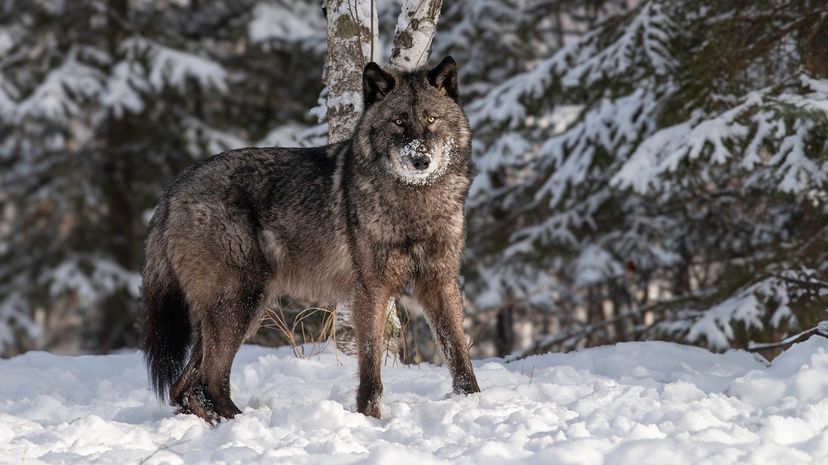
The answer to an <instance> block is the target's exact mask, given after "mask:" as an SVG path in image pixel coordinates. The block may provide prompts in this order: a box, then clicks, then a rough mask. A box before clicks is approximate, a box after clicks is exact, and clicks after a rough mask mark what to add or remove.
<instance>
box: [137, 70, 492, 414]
mask: <svg viewBox="0 0 828 465" xmlns="http://www.w3.org/2000/svg"><path fill="white" fill-rule="evenodd" d="M457 98H458V86H457V65H456V64H455V62H454V60H453V59H451V57H447V58H446V59H444V60H443V61H442V62H441V63H440V64H439V65H438V66H436V67H435V68H433V69H420V70H415V71H407V72H401V71H394V70H383V69H382V68H380V67H379V66H378V65H376V64H375V63H369V64H368V65H367V66H366V67H365V70H364V73H363V100H364V108H365V110H364V112H363V114H362V116H361V118H360V121H359V123H358V125H357V127H356V129H355V131H354V134H353V137H352V138H351V139H350V140H348V141H345V142H341V143H337V144H332V145H328V146H325V147H316V148H306V149H299V148H291V149H286V148H247V149H239V150H232V151H229V152H225V153H222V154H219V155H216V156H214V157H212V158H209V159H207V160H204V161H202V162H200V163H196V164H195V165H193V166H191V167H189V168H188V169H186V170H184V171H183V172H182V173H180V174H179V175H178V176H177V178H176V179H175V180H174V181H173V183H172V185H171V186H170V187H169V188H168V189H167V191H166V192H165V194H164V196H163V197H162V198H161V200H160V202H159V204H158V206H157V208H156V211H155V214H154V215H153V217H152V221H151V222H150V226H149V236H148V238H147V244H146V259H145V263H144V270H143V277H144V285H143V291H142V302H143V306H144V308H145V311H146V321H145V328H144V332H145V335H144V336H145V339H144V345H143V349H144V352H145V357H146V361H147V365H148V367H149V372H150V379H151V382H152V385H153V388H154V389H155V391H156V393H157V394H158V395H159V396H160V397H161V398H162V399H163V398H165V397H167V396H169V399H170V402H171V404H172V405H174V406H177V407H178V409H179V411H181V412H188V413H194V414H196V415H198V416H200V417H202V418H204V419H206V420H208V421H210V422H215V421H218V420H220V419H221V418H232V417H233V416H234V415H235V414H237V413H240V410H239V409H238V407H236V405H235V404H234V403H233V401H232V400H231V399H230V378H229V376H230V366H231V364H232V363H233V358H234V356H235V354H236V352H237V351H238V349H239V346H240V345H241V343H242V341H243V340H244V339H245V337H246V336H247V335H249V334H251V333H252V332H254V331H255V330H256V328H257V327H258V324H259V321H260V319H261V317H262V313H263V305H264V304H265V303H266V302H268V300H269V299H271V298H273V297H276V296H280V295H288V296H291V297H294V298H297V299H306V300H313V301H327V302H330V303H339V302H350V303H351V304H352V306H353V315H354V325H355V329H356V337H357V343H358V351H359V389H358V391H357V409H358V410H359V412H361V413H364V414H365V415H369V416H373V417H377V418H379V417H380V396H381V395H382V381H381V379H380V362H381V351H382V349H383V347H384V344H383V343H382V337H383V327H384V324H385V318H386V306H387V303H388V300H389V299H390V298H393V297H395V296H397V295H399V294H400V293H401V292H402V290H403V288H404V287H405V286H406V285H407V284H409V283H411V284H413V289H414V294H415V297H416V298H417V299H418V300H419V301H420V303H421V304H423V307H424V308H425V311H426V315H427V317H428V320H429V323H430V325H431V327H432V330H433V332H434V335H435V337H436V338H437V340H438V341H439V343H440V345H441V346H442V348H443V350H444V352H445V354H446V359H447V360H448V366H449V369H450V370H451V373H452V376H453V379H454V383H453V384H454V391H455V392H458V393H473V392H479V391H480V388H479V387H478V385H477V380H476V378H475V375H474V372H473V370H472V365H471V360H470V357H469V351H468V348H467V347H466V343H465V338H464V335H463V328H462V324H461V322H462V302H461V296H460V291H459V289H458V287H457V275H458V272H459V267H460V259H461V254H462V251H463V246H464V236H465V227H464V218H463V205H464V202H465V199H466V195H467V193H468V188H469V183H470V181H471V169H470V159H469V157H470V152H471V136H470V133H469V124H468V119H467V118H466V115H465V114H464V113H463V110H462V108H461V107H460V105H459V104H458V101H457ZM188 354H189V361H188Z"/></svg>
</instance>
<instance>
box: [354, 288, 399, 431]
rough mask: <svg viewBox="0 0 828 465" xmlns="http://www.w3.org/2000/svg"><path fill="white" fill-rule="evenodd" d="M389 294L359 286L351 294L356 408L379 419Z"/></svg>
mask: <svg viewBox="0 0 828 465" xmlns="http://www.w3.org/2000/svg"><path fill="white" fill-rule="evenodd" d="M389 298H390V295H389V294H388V293H387V292H383V291H380V290H378V289H365V288H363V289H361V290H359V291H357V292H356V295H355V296H354V326H355V327H356V339H357V355H358V357H359V389H358V390H357V411H358V412H360V413H362V414H365V415H367V416H369V417H375V418H380V417H381V414H380V399H381V398H382V379H381V377H380V366H381V361H382V353H383V351H384V348H385V344H384V342H383V332H384V330H385V322H386V319H387V315H386V308H387V307H388V299H389Z"/></svg>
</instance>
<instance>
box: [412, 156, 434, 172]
mask: <svg viewBox="0 0 828 465" xmlns="http://www.w3.org/2000/svg"><path fill="white" fill-rule="evenodd" d="M411 164H412V165H414V169H416V170H418V171H423V170H427V169H428V165H430V164H431V159H430V158H428V157H413V158H411Z"/></svg>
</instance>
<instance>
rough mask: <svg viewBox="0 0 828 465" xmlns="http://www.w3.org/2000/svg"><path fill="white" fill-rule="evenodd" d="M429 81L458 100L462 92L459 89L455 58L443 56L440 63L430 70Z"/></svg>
mask: <svg viewBox="0 0 828 465" xmlns="http://www.w3.org/2000/svg"><path fill="white" fill-rule="evenodd" d="M428 82H429V83H431V85H432V86H434V87H436V88H437V90H439V91H440V92H442V93H444V94H446V95H448V96H449V97H451V98H452V99H454V101H455V102H456V101H457V98H458V96H459V95H460V93H459V91H458V89H457V63H455V62H454V58H452V57H450V56H448V57H445V58H443V61H441V62H440V64H439V65H437V66H435V67H434V68H433V69H432V70H431V71H429V72H428Z"/></svg>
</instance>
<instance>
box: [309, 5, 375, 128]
mask: <svg viewBox="0 0 828 465" xmlns="http://www.w3.org/2000/svg"><path fill="white" fill-rule="evenodd" d="M374 2H375V0H323V2H322V7H323V8H325V12H326V15H327V22H328V26H327V37H328V39H327V45H328V51H327V55H326V56H325V71H324V74H323V76H322V80H323V81H325V84H326V85H327V86H328V99H327V101H326V105H327V118H328V141H329V142H331V143H333V142H339V141H342V140H345V139H348V138H349V137H351V133H352V132H353V130H354V127H355V125H356V122H357V119H358V118H359V114H360V113H361V112H362V70H363V68H365V65H366V64H367V63H368V62H370V61H373V60H374V56H373V55H374V53H376V51H377V50H376V47H377V33H378V32H379V31H378V30H377V29H378V27H377V11H376V8H374Z"/></svg>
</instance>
